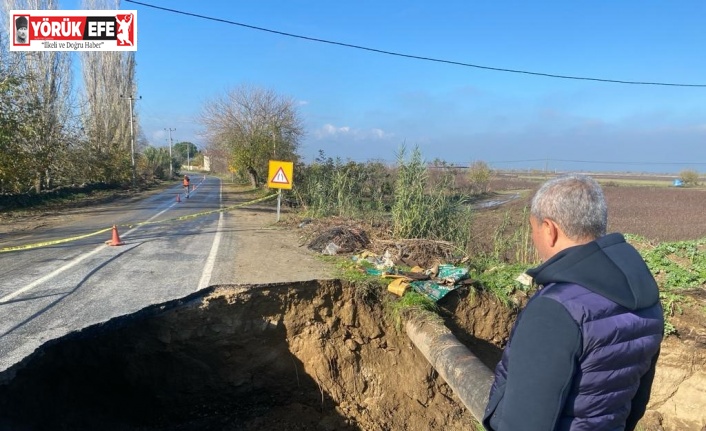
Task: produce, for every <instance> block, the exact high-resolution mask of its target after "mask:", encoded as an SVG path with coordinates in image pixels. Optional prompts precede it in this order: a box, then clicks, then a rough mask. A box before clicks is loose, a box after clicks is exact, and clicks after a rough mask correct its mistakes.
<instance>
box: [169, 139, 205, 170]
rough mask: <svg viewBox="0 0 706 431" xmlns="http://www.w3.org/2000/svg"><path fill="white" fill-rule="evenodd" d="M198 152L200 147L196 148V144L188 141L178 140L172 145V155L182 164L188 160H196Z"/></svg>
mask: <svg viewBox="0 0 706 431" xmlns="http://www.w3.org/2000/svg"><path fill="white" fill-rule="evenodd" d="M198 152H199V149H198V148H196V145H194V144H192V143H191V142H187V141H184V142H177V143H176V144H174V145H173V146H172V155H173V157H174V158H176V159H177V160H179V164H180V165H185V164H186V163H187V161H189V160H194V157H195V156H196V155H197V154H198Z"/></svg>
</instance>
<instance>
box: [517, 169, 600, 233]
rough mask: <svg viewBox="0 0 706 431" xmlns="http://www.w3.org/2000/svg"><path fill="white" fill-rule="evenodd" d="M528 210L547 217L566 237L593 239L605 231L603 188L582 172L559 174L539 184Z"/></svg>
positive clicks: (539, 219) (541, 216) (539, 217)
mask: <svg viewBox="0 0 706 431" xmlns="http://www.w3.org/2000/svg"><path fill="white" fill-rule="evenodd" d="M530 214H531V215H532V216H533V217H534V218H535V219H537V220H538V221H540V222H541V221H542V220H544V219H547V218H548V219H551V220H553V221H554V222H555V223H556V224H558V225H559V227H560V228H561V229H562V230H563V231H564V233H565V234H566V236H568V237H569V238H570V239H585V238H590V239H596V238H599V237H601V236H603V235H605V233H606V228H607V226H608V207H607V205H606V202H605V197H604V196H603V190H602V189H601V186H600V185H598V183H597V182H596V180H594V179H593V178H591V177H589V176H586V175H578V174H571V175H562V176H559V177H556V178H554V179H551V180H549V181H547V182H546V183H544V184H543V185H542V187H540V188H539V190H538V191H537V193H536V194H535V195H534V198H532V210H531V212H530Z"/></svg>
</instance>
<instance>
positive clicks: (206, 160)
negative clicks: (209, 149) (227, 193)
mask: <svg viewBox="0 0 706 431" xmlns="http://www.w3.org/2000/svg"><path fill="white" fill-rule="evenodd" d="M203 170H204V171H207V172H211V158H210V157H208V156H206V155H204V156H203Z"/></svg>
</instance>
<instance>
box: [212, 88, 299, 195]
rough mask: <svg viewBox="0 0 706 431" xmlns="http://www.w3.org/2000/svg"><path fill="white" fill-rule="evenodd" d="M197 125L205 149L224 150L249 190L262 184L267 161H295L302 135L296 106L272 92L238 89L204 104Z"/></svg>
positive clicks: (230, 163)
mask: <svg viewBox="0 0 706 431" xmlns="http://www.w3.org/2000/svg"><path fill="white" fill-rule="evenodd" d="M201 121H202V122H203V124H204V126H205V129H206V130H205V135H206V137H207V139H208V141H209V147H210V148H213V149H217V148H223V149H225V150H227V153H228V156H229V158H230V160H229V165H230V167H233V168H235V169H236V170H239V171H241V172H245V173H247V175H248V177H249V178H250V182H251V184H252V185H253V186H259V185H261V184H262V183H263V182H264V181H265V175H266V173H267V165H268V161H269V160H270V159H277V160H288V161H292V162H296V161H297V160H298V158H299V157H298V154H297V151H298V149H299V144H300V139H301V138H302V137H303V135H304V128H303V126H302V122H301V119H300V117H299V113H298V111H297V104H296V102H295V101H294V100H293V99H291V98H288V97H284V96H281V95H278V94H277V93H275V92H274V91H272V90H266V89H262V88H257V87H252V86H247V85H243V86H239V87H236V88H234V89H232V90H230V91H228V92H227V93H226V94H225V95H223V96H220V97H216V98H214V99H212V100H210V101H208V102H206V104H205V106H204V108H203V111H202V114H201Z"/></svg>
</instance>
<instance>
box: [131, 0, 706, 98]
mask: <svg viewBox="0 0 706 431" xmlns="http://www.w3.org/2000/svg"><path fill="white" fill-rule="evenodd" d="M125 1H127V2H128V3H134V4H139V5H142V6H146V7H150V8H153V9H158V10H163V11H166V12H172V13H176V14H180V15H186V16H192V17H195V18H201V19H206V20H209V21H216V22H222V23H225V24H230V25H237V26H240V27H245V28H249V29H252V30H259V31H264V32H267V33H273V34H278V35H281V36H287V37H293V38H297V39H304V40H308V41H311V42H319V43H327V44H330V45H337V46H343V47H346V48H354V49H360V50H364V51H371V52H377V53H379V54H386V55H393V56H397V57H404V58H411V59H415V60H423V61H431V62H436V63H444V64H453V65H456V66H464V67H473V68H476V69H483V70H492V71H496V72H506V73H520V74H524V75H534V76H544V77H547V78H558V79H573V80H578V81H597V82H607V83H612V84H630V85H657V86H666V87H697V88H706V84H681V83H671V82H647V81H628V80H621V79H604V78H590V77H585V76H571V75H557V74H553V73H543V72H530V71H527V70H518V69H506V68H502V67H492V66H481V65H479V64H471V63H464V62H460V61H453V60H444V59H439V58H432V57H423V56H419V55H412V54H403V53H399V52H394V51H387V50H383V49H377V48H370V47H366V46H360V45H353V44H350V43H344V42H336V41H332V40H326V39H319V38H315V37H309V36H302V35H298V34H293V33H287V32H283V31H279V30H271V29H268V28H264V27H257V26H254V25H249V24H243V23H240V22H235V21H230V20H227V19H222V18H214V17H211V16H206V15H200V14H196V13H192V12H184V11H180V10H176V9H170V8H166V7H162V6H155V5H152V4H149V3H143V2H139V1H134V0H125Z"/></svg>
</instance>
